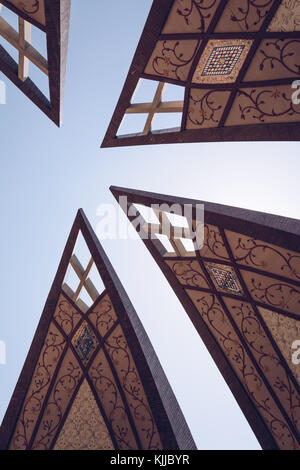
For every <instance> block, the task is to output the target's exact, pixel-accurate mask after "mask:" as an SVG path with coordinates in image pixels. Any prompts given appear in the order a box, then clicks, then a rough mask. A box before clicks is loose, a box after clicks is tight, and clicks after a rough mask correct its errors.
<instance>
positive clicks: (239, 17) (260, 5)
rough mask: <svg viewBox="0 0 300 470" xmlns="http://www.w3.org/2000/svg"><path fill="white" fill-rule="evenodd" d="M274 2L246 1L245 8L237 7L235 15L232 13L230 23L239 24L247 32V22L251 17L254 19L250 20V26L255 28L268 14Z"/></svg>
mask: <svg viewBox="0 0 300 470" xmlns="http://www.w3.org/2000/svg"><path fill="white" fill-rule="evenodd" d="M273 1H274V0H246V5H245V7H244V8H243V7H241V6H240V2H239V6H238V7H237V13H234V12H232V15H231V18H230V19H231V21H233V22H235V23H239V24H240V25H241V26H242V27H244V28H245V29H246V30H247V31H248V30H249V21H250V18H251V16H252V15H253V14H254V18H253V19H251V21H252V24H251V25H250V27H251V26H257V25H259V23H261V22H262V21H263V20H264V19H265V18H266V16H267V15H268V14H269V9H270V7H271V5H272V3H273Z"/></svg>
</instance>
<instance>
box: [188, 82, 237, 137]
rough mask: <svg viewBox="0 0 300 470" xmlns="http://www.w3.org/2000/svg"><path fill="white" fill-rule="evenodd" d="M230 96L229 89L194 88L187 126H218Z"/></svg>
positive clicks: (191, 93) (194, 127)
mask: <svg viewBox="0 0 300 470" xmlns="http://www.w3.org/2000/svg"><path fill="white" fill-rule="evenodd" d="M229 96H230V92H229V91H216V90H200V89H192V90H191V92H190V101H189V108H188V113H187V124H186V128H187V129H197V128H199V127H201V128H207V127H218V125H219V123H220V119H221V117H222V114H223V111H224V108H225V106H226V103H227V101H228V98H229Z"/></svg>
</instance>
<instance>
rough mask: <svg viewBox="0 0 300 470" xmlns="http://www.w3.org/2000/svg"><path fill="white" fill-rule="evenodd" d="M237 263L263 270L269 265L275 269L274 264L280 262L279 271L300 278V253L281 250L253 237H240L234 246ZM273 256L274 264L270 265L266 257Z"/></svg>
mask: <svg viewBox="0 0 300 470" xmlns="http://www.w3.org/2000/svg"><path fill="white" fill-rule="evenodd" d="M234 254H235V260H236V262H237V263H244V264H246V265H248V266H254V267H257V268H261V269H263V270H268V267H269V268H270V269H271V268H272V270H273V267H274V265H276V264H277V263H278V264H279V266H280V267H279V271H280V272H282V274H283V275H284V274H285V273H286V272H288V274H289V275H290V276H292V277H296V278H297V279H300V254H297V253H290V252H288V251H286V250H284V251H283V250H281V251H280V250H279V249H277V248H276V247H275V246H271V245H269V244H265V243H263V242H261V241H258V240H255V239H253V238H247V237H244V238H242V237H239V238H238V241H237V245H236V246H235V248H234ZM268 254H270V255H271V256H272V266H269V265H268V263H267V261H266V258H267V256H268Z"/></svg>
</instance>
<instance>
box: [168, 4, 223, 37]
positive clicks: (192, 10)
mask: <svg viewBox="0 0 300 470" xmlns="http://www.w3.org/2000/svg"><path fill="white" fill-rule="evenodd" d="M219 3H220V0H175V1H174V5H173V7H172V10H171V13H170V15H169V17H168V20H167V22H166V25H165V27H164V29H163V33H177V32H187V33H188V32H198V33H204V32H205V31H207V28H208V26H209V24H210V22H211V20H212V18H213V15H214V13H215V11H216V9H217V6H218V4H219Z"/></svg>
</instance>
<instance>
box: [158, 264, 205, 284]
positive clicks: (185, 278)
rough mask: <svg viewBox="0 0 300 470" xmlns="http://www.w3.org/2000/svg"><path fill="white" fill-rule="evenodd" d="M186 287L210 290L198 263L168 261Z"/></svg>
mask: <svg viewBox="0 0 300 470" xmlns="http://www.w3.org/2000/svg"><path fill="white" fill-rule="evenodd" d="M166 263H167V264H168V265H169V266H170V268H171V269H172V271H173V273H174V274H175V276H176V277H177V279H178V280H179V282H180V283H181V284H183V285H184V286H193V287H205V288H208V287H209V286H208V284H207V280H206V278H205V275H204V273H203V271H202V269H201V267H200V264H199V263H198V262H197V261H187V260H185V261H166Z"/></svg>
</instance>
